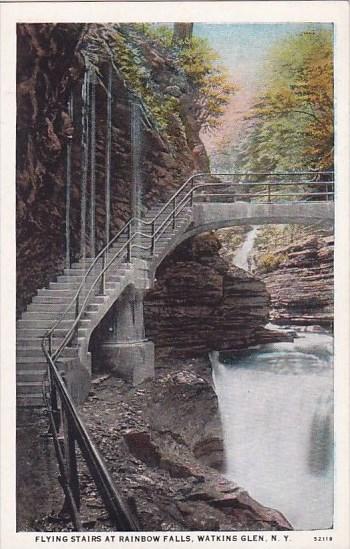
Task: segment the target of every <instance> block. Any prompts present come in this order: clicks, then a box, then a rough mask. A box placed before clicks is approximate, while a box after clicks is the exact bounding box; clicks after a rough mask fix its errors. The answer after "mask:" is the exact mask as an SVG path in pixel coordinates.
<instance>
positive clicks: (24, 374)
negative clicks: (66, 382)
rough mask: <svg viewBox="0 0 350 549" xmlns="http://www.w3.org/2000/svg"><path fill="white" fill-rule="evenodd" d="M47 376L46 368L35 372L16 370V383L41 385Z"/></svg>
mask: <svg viewBox="0 0 350 549" xmlns="http://www.w3.org/2000/svg"><path fill="white" fill-rule="evenodd" d="M46 375H47V368H44V369H37V370H18V371H17V372H16V381H17V384H18V383H30V384H31V383H37V382H40V383H42V380H43V378H44V377H45V376H46Z"/></svg>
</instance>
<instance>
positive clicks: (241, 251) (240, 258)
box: [233, 227, 258, 271]
mask: <svg viewBox="0 0 350 549" xmlns="http://www.w3.org/2000/svg"><path fill="white" fill-rule="evenodd" d="M257 231H258V227H253V228H252V229H251V230H250V231H249V232H248V233H247V236H246V238H245V240H244V242H243V244H242V245H241V246H240V247H239V248H238V249H237V251H236V253H235V255H234V258H233V262H234V264H235V265H236V266H237V267H240V268H241V269H244V270H245V271H251V270H252V267H253V265H252V258H251V253H252V250H253V247H254V242H255V238H256V234H257Z"/></svg>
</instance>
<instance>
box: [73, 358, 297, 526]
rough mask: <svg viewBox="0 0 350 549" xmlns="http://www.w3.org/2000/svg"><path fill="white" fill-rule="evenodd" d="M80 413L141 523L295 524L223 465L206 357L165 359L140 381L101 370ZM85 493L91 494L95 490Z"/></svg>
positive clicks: (215, 407)
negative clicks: (224, 470) (256, 497)
mask: <svg viewBox="0 0 350 549" xmlns="http://www.w3.org/2000/svg"><path fill="white" fill-rule="evenodd" d="M158 364H159V363H158ZM81 414H82V416H83V419H84V421H85V422H86V424H87V426H88V428H89V431H90V433H91V435H92V437H93V439H94V441H95V442H96V444H97V445H98V447H99V449H100V451H101V453H102V455H103V457H104V459H105V461H106V463H107V466H108V469H109V471H110V473H111V474H112V476H113V478H114V481H115V483H116V485H117V487H118V489H119V490H120V492H121V494H122V495H123V497H124V498H125V500H126V501H127V502H128V504H129V506H130V507H131V509H132V510H133V512H134V514H135V516H136V517H137V520H138V522H139V525H140V528H141V529H142V530H144V531H152V530H172V531H175V530H177V531H186V530H290V529H292V528H291V526H290V524H289V523H288V521H287V520H286V519H285V518H284V517H283V515H282V514H281V513H279V512H278V511H275V510H272V509H268V508H266V507H264V506H263V505H261V504H259V503H258V502H256V501H255V500H253V499H252V498H251V497H250V496H249V495H248V493H247V492H246V491H244V489H242V488H240V487H239V486H238V485H236V484H234V483H232V482H229V481H228V480H226V479H225V478H224V476H223V475H222V474H221V473H220V471H219V470H221V469H222V468H223V461H224V458H223V444H222V433H221V422H220V418H219V413H218V405H217V397H216V394H215V392H214V389H213V387H212V384H211V374H210V366H209V362H208V361H206V360H203V359H192V360H191V361H186V363H184V362H183V361H181V362H179V361H174V360H173V361H172V362H171V363H170V361H167V362H166V364H165V363H163V364H161V365H158V368H157V377H156V379H155V380H153V381H148V382H145V383H143V384H142V385H140V386H138V387H136V388H135V387H131V386H130V385H129V384H127V383H126V382H124V381H122V380H120V379H117V378H113V377H108V376H103V377H102V378H100V379H96V380H95V382H93V391H92V392H91V394H90V396H89V398H88V400H87V401H86V402H85V403H84V405H82V406H81ZM91 490H92V489H91ZM92 493H94V492H92ZM85 495H88V497H90V500H91V491H90V493H88V494H85ZM93 527H94V528H97V529H98V524H95V525H94V526H93Z"/></svg>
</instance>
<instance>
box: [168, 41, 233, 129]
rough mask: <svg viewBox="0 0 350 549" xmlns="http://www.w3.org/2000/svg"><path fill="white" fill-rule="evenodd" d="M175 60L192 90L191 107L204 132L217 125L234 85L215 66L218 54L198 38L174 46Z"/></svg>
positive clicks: (222, 69) (223, 72)
mask: <svg viewBox="0 0 350 549" xmlns="http://www.w3.org/2000/svg"><path fill="white" fill-rule="evenodd" d="M178 63H179V65H180V68H181V69H182V70H183V71H184V73H185V74H186V76H187V78H188V81H189V83H190V84H191V86H192V90H193V107H194V111H195V114H196V117H197V120H198V122H199V123H200V126H201V128H202V129H203V130H204V131H210V130H212V129H214V128H217V127H218V125H219V124H220V117H221V116H222V114H223V113H224V111H225V106H226V105H227V103H228V101H229V98H230V96H231V95H232V94H233V93H235V91H236V90H237V87H236V86H235V85H234V84H233V83H232V82H230V80H229V77H228V74H227V72H226V70H225V69H224V68H223V67H221V66H220V65H218V56H217V54H216V53H215V52H214V50H212V49H211V48H210V46H209V45H208V42H207V41H206V40H204V39H202V38H197V37H193V38H192V39H191V40H185V41H184V42H183V44H182V46H181V47H180V48H178Z"/></svg>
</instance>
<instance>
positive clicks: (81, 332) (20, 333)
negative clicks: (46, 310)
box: [17, 320, 90, 341]
mask: <svg viewBox="0 0 350 549" xmlns="http://www.w3.org/2000/svg"><path fill="white" fill-rule="evenodd" d="M86 322H90V321H89V320H87V321H86ZM68 330H69V327H68V326H67V327H66V328H65V327H60V326H58V327H57V328H56V329H55V336H56V339H59V338H62V339H63V338H64V337H65V335H66V334H67V332H68ZM46 331H47V330H46V329H45V328H20V329H19V330H17V339H18V340H20V341H22V340H23V339H26V338H40V337H42V336H43V335H44V334H45V332H46ZM86 335H87V327H81V326H79V327H78V337H85V336H86ZM54 339H55V338H54ZM34 341H35V339H34Z"/></svg>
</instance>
